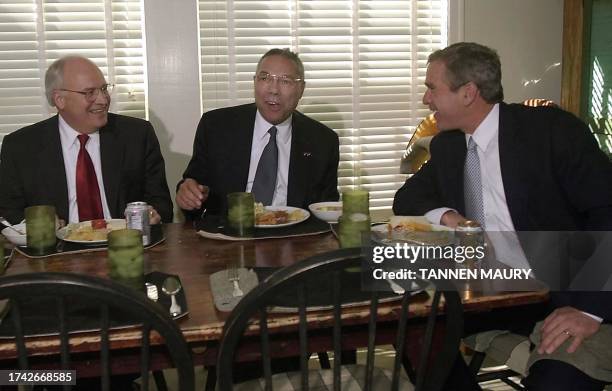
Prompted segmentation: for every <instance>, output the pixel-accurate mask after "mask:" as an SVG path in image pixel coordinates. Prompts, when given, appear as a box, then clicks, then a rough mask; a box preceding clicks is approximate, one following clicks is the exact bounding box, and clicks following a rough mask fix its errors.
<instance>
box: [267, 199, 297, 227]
mask: <svg viewBox="0 0 612 391" xmlns="http://www.w3.org/2000/svg"><path fill="white" fill-rule="evenodd" d="M303 218H304V212H302V211H301V210H299V209H296V210H294V211H292V212H288V211H284V210H270V209H266V207H264V206H263V204H262V203H261V202H256V203H255V225H279V224H287V223H290V222H292V221H298V220H301V219H303Z"/></svg>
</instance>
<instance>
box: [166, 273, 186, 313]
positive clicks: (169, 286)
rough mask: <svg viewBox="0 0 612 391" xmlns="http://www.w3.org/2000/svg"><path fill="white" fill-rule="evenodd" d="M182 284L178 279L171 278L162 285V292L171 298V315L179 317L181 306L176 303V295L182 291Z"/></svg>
mask: <svg viewBox="0 0 612 391" xmlns="http://www.w3.org/2000/svg"><path fill="white" fill-rule="evenodd" d="M181 288H182V287H181V283H180V281H179V280H178V278H176V277H173V276H170V277H168V278H166V279H165V280H164V283H163V284H162V291H163V292H164V293H165V294H167V295H169V296H170V300H171V303H172V304H170V315H172V316H178V315H180V314H181V312H182V310H181V306H180V305H178V303H177V302H176V297H175V296H176V294H177V293H179V292H180V291H181Z"/></svg>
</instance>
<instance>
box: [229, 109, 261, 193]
mask: <svg viewBox="0 0 612 391" xmlns="http://www.w3.org/2000/svg"><path fill="white" fill-rule="evenodd" d="M246 110H247V114H246V115H242V114H240V113H239V114H238V115H236V116H235V117H234V118H233V120H232V121H231V122H230V123H231V124H232V125H233V129H231V130H232V131H229V132H226V134H227V135H228V139H227V140H226V142H227V143H228V145H234V148H232V164H231V168H230V169H229V170H231V171H230V172H231V174H230V175H228V177H227V180H228V184H229V186H228V190H229V191H246V190H245V189H246V186H247V181H248V180H249V166H250V165H251V147H252V144H253V129H254V127H255V113H256V112H257V108H256V107H255V105H254V104H253V105H249V106H246ZM229 170H228V171H229Z"/></svg>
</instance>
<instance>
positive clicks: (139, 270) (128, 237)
mask: <svg viewBox="0 0 612 391" xmlns="http://www.w3.org/2000/svg"><path fill="white" fill-rule="evenodd" d="M107 262H108V270H109V275H110V277H111V278H112V279H114V280H117V281H119V282H122V283H124V284H126V285H129V286H131V287H133V288H134V289H137V290H141V289H142V288H143V276H144V249H143V246H142V233H141V232H140V231H139V230H137V229H119V230H115V231H111V232H109V233H108V261H107Z"/></svg>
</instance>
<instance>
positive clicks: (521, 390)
mask: <svg viewBox="0 0 612 391" xmlns="http://www.w3.org/2000/svg"><path fill="white" fill-rule="evenodd" d="M500 380H501V381H503V382H504V383H506V384H507V385H509V386H510V387H512V388H514V389H515V390H518V391H523V390H525V387H523V386H521V385H520V384H518V383H516V382H513V381H512V380H510V379H508V378H505V379H500Z"/></svg>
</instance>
